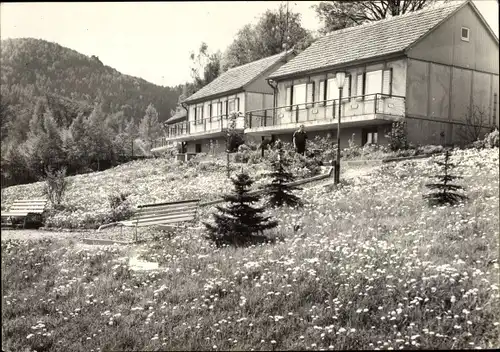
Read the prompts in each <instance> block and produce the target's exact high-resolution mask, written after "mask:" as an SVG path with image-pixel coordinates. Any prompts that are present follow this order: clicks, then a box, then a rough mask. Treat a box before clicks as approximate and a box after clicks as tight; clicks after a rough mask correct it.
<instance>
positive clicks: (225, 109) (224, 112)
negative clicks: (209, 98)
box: [221, 100, 228, 115]
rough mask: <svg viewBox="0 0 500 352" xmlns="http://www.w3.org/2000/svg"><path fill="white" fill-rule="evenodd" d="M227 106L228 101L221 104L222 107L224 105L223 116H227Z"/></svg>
mask: <svg viewBox="0 0 500 352" xmlns="http://www.w3.org/2000/svg"><path fill="white" fill-rule="evenodd" d="M227 104H228V101H227V100H226V101H224V102H222V103H221V105H222V115H226V114H227Z"/></svg>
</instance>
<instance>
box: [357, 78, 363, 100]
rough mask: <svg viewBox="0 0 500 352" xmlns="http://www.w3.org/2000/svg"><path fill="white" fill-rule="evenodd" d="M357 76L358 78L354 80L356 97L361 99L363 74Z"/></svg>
mask: <svg viewBox="0 0 500 352" xmlns="http://www.w3.org/2000/svg"><path fill="white" fill-rule="evenodd" d="M357 78H358V80H357V82H356V96H357V97H358V98H357V99H361V96H362V95H363V93H364V80H363V74H359V75H358V77H357Z"/></svg>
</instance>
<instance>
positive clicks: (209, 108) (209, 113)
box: [208, 103, 213, 118]
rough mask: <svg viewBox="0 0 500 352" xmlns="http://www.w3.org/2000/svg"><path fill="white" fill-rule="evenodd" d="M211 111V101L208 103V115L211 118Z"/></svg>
mask: <svg viewBox="0 0 500 352" xmlns="http://www.w3.org/2000/svg"><path fill="white" fill-rule="evenodd" d="M212 111H213V107H212V103H210V104H208V117H210V118H212Z"/></svg>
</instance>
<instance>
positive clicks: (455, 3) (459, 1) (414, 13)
mask: <svg viewBox="0 0 500 352" xmlns="http://www.w3.org/2000/svg"><path fill="white" fill-rule="evenodd" d="M469 1H470V0H456V1H453V3H452V2H450V3H445V4H442V5H437V4H430V5H428V6H427V7H425V8H423V9H421V10H417V11H410V12H407V13H404V14H402V15H397V16H391V17H387V18H383V19H381V20H377V21H370V22H366V23H362V24H359V25H357V26H352V27H347V28H342V29H337V30H334V31H331V32H330V33H327V34H325V35H324V36H323V37H322V38H326V37H329V36H332V35H334V34H343V33H346V32H350V31H352V30H355V29H359V28H361V27H363V28H366V27H370V26H374V25H376V24H380V23H385V22H388V21H393V20H397V19H400V18H407V17H411V16H417V15H420V14H422V13H427V12H430V11H435V10H441V9H446V8H449V7H460V6H461V5H463V4H465V3H466V2H469Z"/></svg>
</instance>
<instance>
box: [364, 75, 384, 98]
mask: <svg viewBox="0 0 500 352" xmlns="http://www.w3.org/2000/svg"><path fill="white" fill-rule="evenodd" d="M376 93H382V70H378V71H372V72H367V73H366V75H365V94H366V95H370V94H376ZM369 99H372V97H369Z"/></svg>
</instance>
